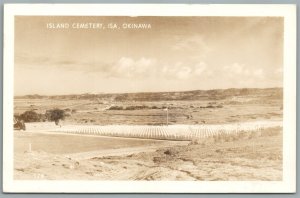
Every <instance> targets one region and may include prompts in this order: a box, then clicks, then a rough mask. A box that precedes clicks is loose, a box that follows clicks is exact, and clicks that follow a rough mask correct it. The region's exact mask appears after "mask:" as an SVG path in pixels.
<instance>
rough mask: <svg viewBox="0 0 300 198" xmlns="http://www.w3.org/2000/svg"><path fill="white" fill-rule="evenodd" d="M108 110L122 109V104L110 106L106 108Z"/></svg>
mask: <svg viewBox="0 0 300 198" xmlns="http://www.w3.org/2000/svg"><path fill="white" fill-rule="evenodd" d="M108 110H123V107H122V106H111V107H109V108H108Z"/></svg>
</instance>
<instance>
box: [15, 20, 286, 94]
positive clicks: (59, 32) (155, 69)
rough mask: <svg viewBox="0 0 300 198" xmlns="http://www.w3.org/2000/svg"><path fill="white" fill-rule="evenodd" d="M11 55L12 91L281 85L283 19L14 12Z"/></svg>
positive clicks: (113, 90) (172, 89)
mask: <svg viewBox="0 0 300 198" xmlns="http://www.w3.org/2000/svg"><path fill="white" fill-rule="evenodd" d="M49 23H51V24H54V25H56V24H61V23H64V24H66V23H67V24H69V25H71V24H73V23H76V24H77V23H102V24H103V25H104V26H105V27H106V26H107V25H108V24H110V23H112V24H117V26H118V27H121V28H120V29H119V28H116V29H109V28H106V29H92V28H89V29H74V28H70V27H69V28H55V29H54V28H47V24H49ZM140 23H142V24H150V26H151V28H148V29H128V28H126V29H125V28H122V27H123V26H122V25H123V24H140ZM14 59H15V65H14V79H15V80H14V93H15V95H26V94H40V95H60V94H82V93H128V92H161V91H187V90H200V89H204V90H207V89H226V88H265V87H282V85H283V81H282V80H283V74H282V70H283V18H280V17H160V16H159V17H94V16H91V17H69V16H67V17H58V16H56V17H54V16H16V17H15V55H14Z"/></svg>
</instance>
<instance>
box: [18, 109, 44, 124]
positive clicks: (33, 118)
mask: <svg viewBox="0 0 300 198" xmlns="http://www.w3.org/2000/svg"><path fill="white" fill-rule="evenodd" d="M19 119H20V120H24V122H39V121H40V120H41V114H38V113H37V112H35V111H25V112H24V113H22V114H21V115H20V117H19Z"/></svg>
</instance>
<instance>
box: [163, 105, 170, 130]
mask: <svg viewBox="0 0 300 198" xmlns="http://www.w3.org/2000/svg"><path fill="white" fill-rule="evenodd" d="M164 111H166V112H167V126H168V125H169V109H168V107H166V108H165V109H164Z"/></svg>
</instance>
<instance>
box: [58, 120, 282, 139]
mask: <svg viewBox="0 0 300 198" xmlns="http://www.w3.org/2000/svg"><path fill="white" fill-rule="evenodd" d="M280 126H281V127H282V122H280V121H273V122H271V121H267V122H245V123H238V124H216V125H168V126H149V125H105V126H101V125H68V126H62V127H61V128H57V129H54V130H53V131H54V132H64V133H74V134H90V135H101V136H113V137H127V138H143V139H161V140H192V139H195V138H197V139H198V138H199V139H201V138H207V137H211V136H214V135H219V134H237V133H240V132H253V131H259V130H261V129H264V128H269V127H280Z"/></svg>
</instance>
